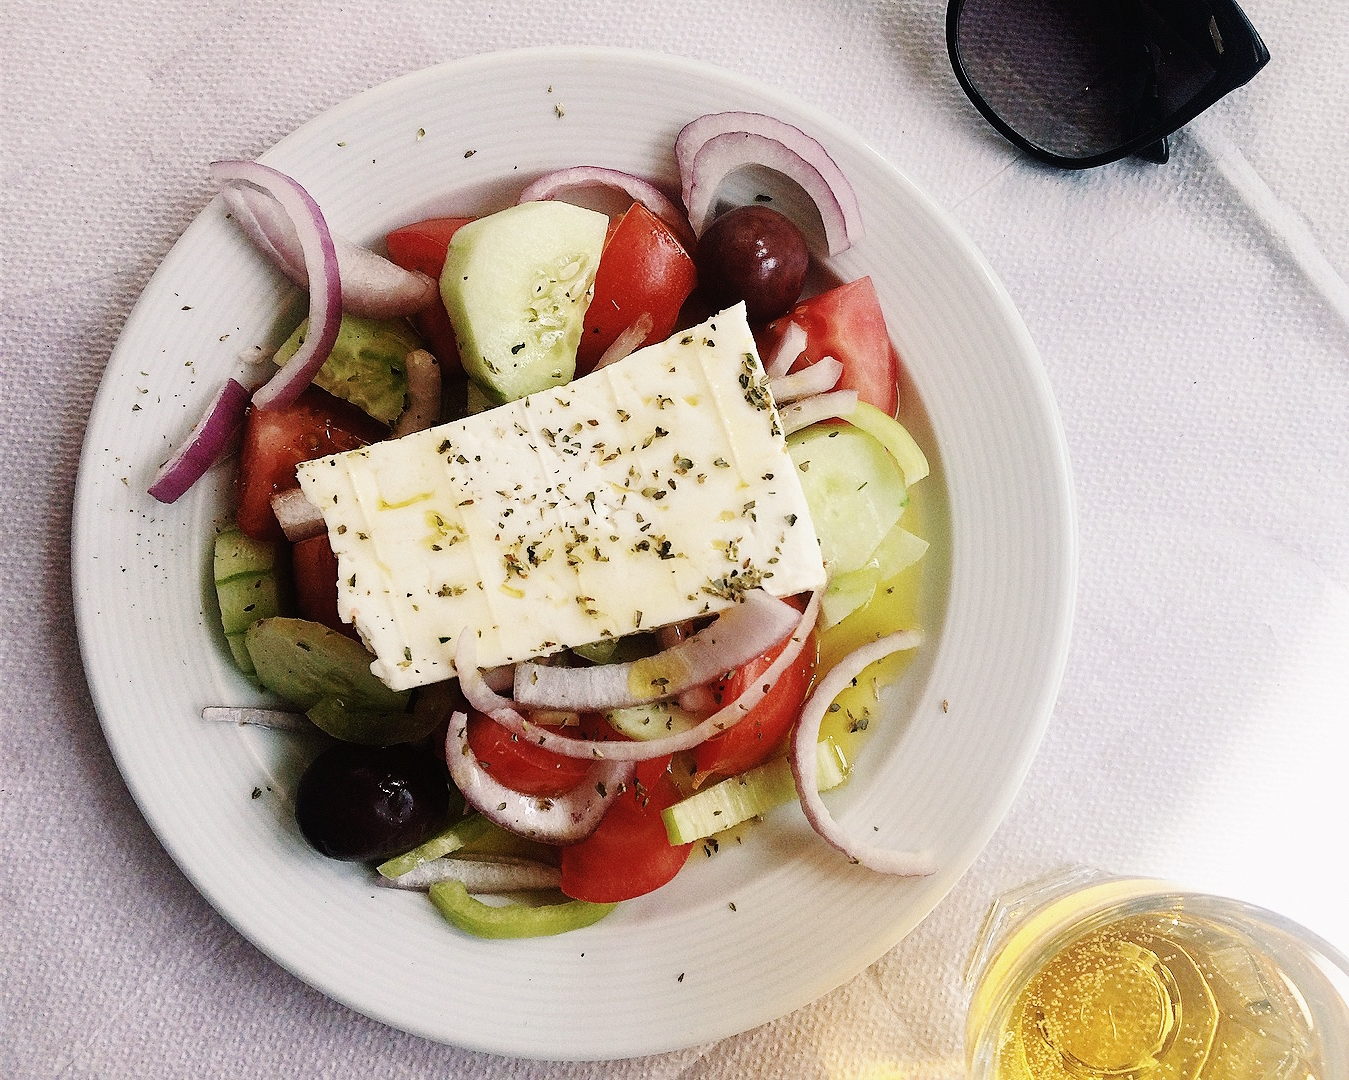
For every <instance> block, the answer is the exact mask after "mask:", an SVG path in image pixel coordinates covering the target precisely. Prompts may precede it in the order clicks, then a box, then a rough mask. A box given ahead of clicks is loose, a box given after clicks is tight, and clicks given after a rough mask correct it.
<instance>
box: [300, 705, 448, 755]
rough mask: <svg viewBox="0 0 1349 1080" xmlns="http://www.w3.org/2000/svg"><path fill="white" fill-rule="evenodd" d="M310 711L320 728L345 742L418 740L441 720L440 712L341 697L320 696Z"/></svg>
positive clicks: (372, 743) (376, 743)
mask: <svg viewBox="0 0 1349 1080" xmlns="http://www.w3.org/2000/svg"><path fill="white" fill-rule="evenodd" d="M307 712H308V716H309V719H310V720H312V721H313V722H314V726H315V727H316V728H318V729H319V730H320V731H322V732H324V733H326V734H328V735H331V736H332V737H333V738H334V739H340V740H341V741H342V742H349V743H358V744H360V745H361V746H392V745H393V744H394V743H404V742H416V741H417V740H418V739H424V738H426V736H428V735H430V734H431V732H433V731H435V730H436V728H437V727H439V726H440V722H441V721H440V718H439V717H438V716H436V715H435V714H433V713H429V712H423V711H419V710H416V709H407V710H404V711H403V712H398V711H390V710H387V709H362V708H358V707H353V706H351V705H349V704H348V703H347V702H346V701H344V700H342V699H341V698H338V697H325V698H320V699H319V700H318V701H317V702H315V703H314V704H313V705H311V706H310V707H309V709H308V711H307Z"/></svg>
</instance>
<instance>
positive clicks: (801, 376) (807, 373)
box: [768, 356, 843, 405]
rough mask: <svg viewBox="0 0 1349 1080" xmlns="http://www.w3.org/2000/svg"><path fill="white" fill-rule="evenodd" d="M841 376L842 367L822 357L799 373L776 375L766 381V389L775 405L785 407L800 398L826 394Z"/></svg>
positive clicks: (828, 357)
mask: <svg viewBox="0 0 1349 1080" xmlns="http://www.w3.org/2000/svg"><path fill="white" fill-rule="evenodd" d="M842 375H843V365H842V364H840V363H839V362H838V361H837V360H835V359H834V358H833V357H832V356H824V357H821V358H820V359H819V360H817V361H815V363H813V364H811V365H809V366H808V367H804V368H802V369H801V370H800V371H794V372H792V373H791V374H790V375H778V376H776V377H774V378H771V379H769V380H768V389H769V391H770V392H771V393H772V395H773V402H774V404H776V405H786V404H789V403H790V402H793V401H800V400H801V399H802V398H808V397H814V396H815V395H816V394H823V393H827V392H828V391H830V390H832V389H833V388H834V386H835V384H837V382H838V380H839V378H840V377H841V376H842Z"/></svg>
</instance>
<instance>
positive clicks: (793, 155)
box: [675, 112, 862, 255]
mask: <svg viewBox="0 0 1349 1080" xmlns="http://www.w3.org/2000/svg"><path fill="white" fill-rule="evenodd" d="M675 158H676V160H677V161H678V164H679V175H680V178H681V180H682V194H683V197H684V205H685V206H686V207H687V208H688V211H689V221H690V222H691V223H692V224H693V231H694V232H695V233H697V234H698V235H699V236H701V235H702V232H703V229H705V228H706V227H707V225H708V224H709V222H710V221H711V219H712V211H713V207H714V200H715V197H716V194H717V189H718V188H719V187H720V186H721V183H722V181H723V180H725V179H726V177H727V176H729V175H730V174H731V173H733V172H735V171H736V170H737V169H739V168H742V167H744V166H746V165H763V166H766V167H767V168H770V169H773V170H775V171H777V172H780V173H782V174H783V175H784V176H786V177H788V178H789V179H791V180H794V181H796V183H798V184H800V185H801V187H802V188H803V189H804V190H805V192H806V194H807V195H809V196H810V197H811V199H812V200H813V201H814V203H815V205H816V207H817V208H818V209H819V211H820V220H821V222H822V223H823V225H824V232H825V238H826V241H827V245H828V248H829V254H830V255H837V254H838V253H839V252H841V251H846V250H847V249H848V248H849V247H851V246H852V245H853V244H855V243H857V241H859V240H860V239H861V238H862V214H861V209H860V207H859V206H858V202H857V193H856V192H855V191H854V190H853V186H852V184H850V183H849V182H848V178H847V177H846V176H844V175H843V170H842V169H840V168H839V167H838V165H837V164H836V163H835V161H834V159H833V158H831V157H830V156H829V153H828V151H827V150H825V148H824V147H823V146H821V145H820V144H819V142H818V141H816V140H815V139H813V138H811V137H810V136H809V135H807V134H806V133H805V132H804V131H802V130H801V129H800V128H798V127H793V126H792V125H791V124H787V123H784V122H783V121H781V120H777V119H774V118H773V117H771V116H765V115H763V114H762V113H751V112H722V113H709V114H708V115H706V116H701V117H699V118H698V119H697V120H694V121H692V122H691V123H689V124H686V125H685V126H684V128H683V130H682V131H680V133H679V137H678V138H677V139H676V140H675Z"/></svg>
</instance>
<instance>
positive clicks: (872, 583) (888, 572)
mask: <svg viewBox="0 0 1349 1080" xmlns="http://www.w3.org/2000/svg"><path fill="white" fill-rule="evenodd" d="M927 548H928V543H927V541H926V540H924V539H923V538H922V537H920V536H915V535H914V534H913V533H911V532H909V531H908V529H905V528H904V527H903V526H901V525H896V526H895V527H894V528H893V529H891V530H890V531H889V532H888V533H886V534H885V539H884V540H882V541H881V543H880V546H879V547H877V548H876V550H875V551H874V552H872V554H871V558H870V559H868V560H867V561H866V563H865V565H863V566H860V567H858V568H857V569H856V570H853V571H851V572H849V573H847V574H839V575H838V576H837V577H835V578H833V579H832V580H830V582H829V586H828V588H826V589H825V591H824V595H823V596H822V597H821V598H820V619H821V621H822V622H823V625H824V626H826V627H828V626H834V625H836V624H837V623H841V622H842V621H843V620H844V619H846V618H847V617H848V616H849V615H851V614H852V613H853V612H854V611H856V610H857V609H858V608H860V607H862V606H863V605H864V604H865V603H866V602H867V601H868V600H870V599H871V596H872V593H874V592H875V591H876V587H877V586H878V585H879V584H880V583H881V582H882V581H888V580H889V579H890V578H892V577H894V576H895V575H896V574H898V573H899V572H900V571H901V570H904V569H906V568H908V567H910V566H912V565H913V564H914V563H916V562H917V561H918V560H919V559H921V558H922V557H923V556H924V555H925V554H926V553H927Z"/></svg>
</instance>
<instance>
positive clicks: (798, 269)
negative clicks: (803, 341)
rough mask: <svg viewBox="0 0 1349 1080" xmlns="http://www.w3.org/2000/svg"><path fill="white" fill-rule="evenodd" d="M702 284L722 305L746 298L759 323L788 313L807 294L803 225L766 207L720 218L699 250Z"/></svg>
mask: <svg viewBox="0 0 1349 1080" xmlns="http://www.w3.org/2000/svg"><path fill="white" fill-rule="evenodd" d="M694 262H695V263H696V265H697V267H698V287H699V288H700V289H701V290H702V292H703V293H704V295H705V296H706V297H707V299H708V300H710V301H711V302H712V304H713V305H715V306H716V307H719V308H720V307H729V306H730V305H731V304H737V303H739V302H740V301H741V300H743V301H744V302H745V311H746V314H747V315H748V317H749V321H750V322H751V323H754V324H756V325H758V324H760V323H766V322H768V321H769V320H770V319H776V318H777V317H778V316H779V315H785V314H786V313H787V312H788V311H789V310H791V306H792V305H793V304H795V303H796V301H797V300H798V299H799V298H800V296H801V286H802V285H803V284H804V283H805V280H806V269H807V267H808V265H809V263H810V252H809V250H808V249H807V248H806V239H805V237H804V236H802V235H801V230H800V229H798V228H797V227H796V226H795V225H793V224H792V223H791V221H790V220H788V219H787V218H785V217H783V215H781V214H779V213H778V212H777V211H776V210H770V209H769V208H768V207H766V206H755V205H750V206H739V207H736V209H734V210H728V211H727V212H726V213H724V214H722V215H721V217H719V218H717V219H716V220H715V221H714V222H712V224H711V225H709V226H708V228H707V231H706V232H704V233H703V235H702V239H700V240H699V241H698V248H697V250H696V251H695V253H694Z"/></svg>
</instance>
